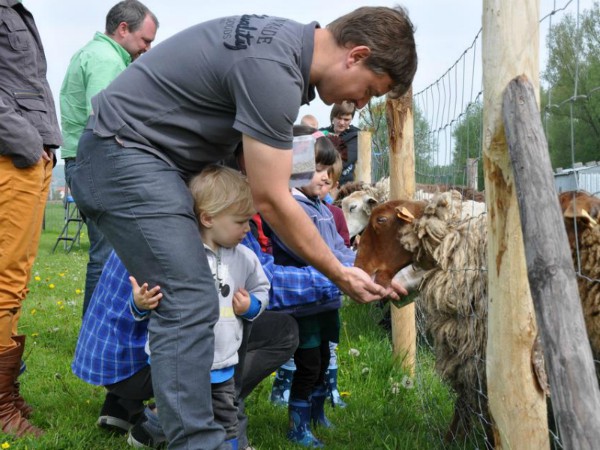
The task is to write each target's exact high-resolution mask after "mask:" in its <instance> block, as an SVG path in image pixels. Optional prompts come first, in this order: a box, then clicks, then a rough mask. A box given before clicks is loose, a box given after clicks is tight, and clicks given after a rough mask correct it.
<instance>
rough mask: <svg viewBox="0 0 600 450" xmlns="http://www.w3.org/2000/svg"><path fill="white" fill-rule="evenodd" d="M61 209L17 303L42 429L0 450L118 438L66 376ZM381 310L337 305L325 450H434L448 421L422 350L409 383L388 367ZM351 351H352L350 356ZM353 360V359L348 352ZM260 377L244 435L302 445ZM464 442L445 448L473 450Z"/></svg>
mask: <svg viewBox="0 0 600 450" xmlns="http://www.w3.org/2000/svg"><path fill="white" fill-rule="evenodd" d="M62 214H63V210H62V205H60V204H57V205H51V206H50V207H49V209H48V211H47V220H46V230H45V231H44V232H43V234H42V239H41V244H40V250H39V256H38V259H37V262H36V265H35V267H34V274H33V275H34V276H33V278H32V280H31V283H30V288H31V292H30V294H29V296H28V298H27V300H26V301H25V303H24V304H23V310H22V316H21V320H20V332H21V333H24V334H26V335H27V345H26V351H25V357H26V362H27V371H26V372H25V374H24V375H23V376H22V377H21V381H22V386H21V389H22V392H23V394H24V397H25V398H26V399H27V401H28V402H29V403H30V404H31V405H32V406H33V407H34V408H35V413H34V415H33V419H32V422H33V423H34V424H35V425H37V426H39V427H41V428H44V429H45V430H46V434H45V435H44V436H43V437H42V438H40V439H38V440H34V439H31V438H25V439H21V440H15V439H13V438H12V437H10V436H3V435H0V448H2V449H8V448H10V449H13V450H16V449H120V448H127V444H126V441H125V438H123V437H122V436H111V435H109V434H107V433H105V432H104V431H103V430H100V429H98V428H97V427H96V426H95V421H96V419H97V416H98V412H99V410H100V407H101V405H102V401H103V398H104V391H103V388H101V387H96V386H91V385H88V384H86V383H84V382H83V381H81V380H79V379H78V378H76V377H75V376H74V375H73V374H72V373H71V369H70V364H71V358H72V355H73V352H74V349H75V345H76V341H77V335H78V331H79V326H80V323H81V318H80V316H81V306H82V302H83V288H84V281H85V266H86V263H87V249H88V243H87V237H86V235H85V233H84V234H83V236H82V239H81V245H80V246H79V247H77V246H76V247H75V248H74V249H73V250H72V251H71V252H70V253H68V254H66V253H65V251H64V249H63V246H62V244H59V246H58V248H57V250H56V252H55V253H51V249H52V247H53V245H54V243H55V242H56V238H57V237H58V234H59V231H60V228H61V226H62ZM382 314H383V313H382V309H381V308H378V307H376V306H375V305H357V304H355V303H353V302H351V301H346V302H345V305H344V307H343V308H342V311H341V315H342V333H341V340H340V345H339V351H338V355H339V363H340V380H339V382H340V387H341V390H342V391H343V392H344V393H345V395H346V401H347V403H348V407H347V408H346V409H343V410H342V409H339V408H336V409H335V410H333V409H331V408H330V407H328V409H327V411H328V415H329V418H330V419H331V421H332V422H333V423H334V424H335V425H336V427H335V429H332V430H318V431H317V436H318V437H319V438H320V439H322V440H323V441H324V442H325V444H326V447H327V448H330V449H357V450H358V449H436V448H444V443H443V440H442V438H441V436H443V435H444V433H445V431H446V427H447V425H448V423H449V422H450V420H451V417H452V405H453V398H452V395H451V394H450V393H449V391H448V389H447V388H446V387H445V386H444V385H443V384H442V383H441V381H440V380H439V378H438V377H437V376H436V375H435V374H434V372H433V360H432V357H431V354H430V353H429V352H428V350H419V356H418V367H417V375H416V377H415V378H414V379H413V378H409V377H407V376H406V374H405V373H403V372H402V371H401V370H400V369H399V368H398V365H397V364H395V363H394V362H393V359H392V351H391V344H390V340H389V337H388V335H387V333H386V332H385V331H384V330H383V329H382V328H381V327H379V326H378V325H377V323H378V322H379V320H380V319H381V317H382ZM350 349H356V350H358V351H359V352H360V354H359V355H357V356H351V355H350V354H349V350H350ZM353 353H355V352H353ZM271 383H272V379H267V380H265V381H263V383H262V384H261V385H260V386H259V387H258V388H257V389H256V390H255V391H254V392H253V393H252V394H251V396H250V397H249V399H248V401H247V411H248V413H249V417H250V428H249V438H250V442H251V444H252V445H253V446H254V447H255V448H257V449H261V450H264V449H269V450H270V449H287V448H300V447H295V446H292V445H290V444H289V443H288V442H287V441H286V439H285V432H286V428H287V411H286V410H285V409H282V408H277V407H275V406H272V405H271V404H270V403H269V401H268V397H269V392H270V388H271ZM477 447H481V445H477V444H475V443H472V442H467V443H462V444H460V445H458V444H454V445H452V446H451V447H449V448H453V449H458V448H477Z"/></svg>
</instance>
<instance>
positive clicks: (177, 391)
mask: <svg viewBox="0 0 600 450" xmlns="http://www.w3.org/2000/svg"><path fill="white" fill-rule="evenodd" d="M416 64H417V59H416V51H415V43H414V36H413V27H412V24H411V22H410V20H409V19H408V17H407V15H406V13H405V11H404V10H402V9H400V8H396V9H392V8H360V9H358V10H356V11H354V12H352V13H350V14H347V15H345V16H343V17H341V18H339V19H337V20H336V21H334V22H333V23H331V24H330V25H328V27H327V28H324V29H322V28H320V27H319V26H318V24H317V23H311V24H309V25H301V24H299V23H296V22H294V21H291V20H287V19H282V18H276V17H269V16H258V15H243V16H236V17H226V18H222V19H217V20H213V21H210V22H206V23H202V24H199V25H196V26H193V27H191V28H188V29H187V30H184V31H182V32H180V33H178V34H176V35H174V36H173V37H171V38H170V39H167V40H166V41H164V42H163V43H161V44H159V45H157V46H156V47H155V49H154V50H153V51H152V52H150V53H148V54H146V55H144V57H143V58H140V59H139V60H138V61H137V62H136V64H133V65H131V66H129V67H128V68H127V69H126V70H125V71H124V72H122V73H121V74H120V75H119V76H118V77H117V78H116V79H115V80H114V81H113V83H112V84H111V85H110V86H109V87H108V88H107V89H105V90H104V91H102V92H100V93H99V94H98V95H97V96H96V97H95V98H94V99H93V101H92V106H93V111H94V112H93V114H94V115H93V116H92V119H91V120H90V123H89V124H88V129H87V130H86V131H85V132H84V134H83V136H82V138H81V140H80V143H79V149H78V156H77V166H76V168H75V172H74V174H73V195H74V196H75V199H76V201H77V204H78V205H79V207H80V208H81V209H82V211H83V212H84V213H85V214H86V216H88V217H89V218H91V219H92V220H94V221H95V222H96V223H97V224H98V226H99V227H100V229H101V230H102V232H103V233H104V234H105V235H106V236H107V237H108V239H109V240H110V241H111V243H112V244H113V246H114V248H115V250H116V251H117V253H118V254H119V256H120V258H121V259H122V260H123V262H124V263H125V265H126V267H127V269H128V270H129V272H131V274H132V275H134V276H135V277H136V278H138V279H143V280H148V281H149V283H150V284H151V285H152V284H160V286H161V290H162V293H163V295H164V297H163V299H162V302H161V305H160V306H159V308H157V309H156V311H155V312H153V314H152V317H151V319H150V325H149V331H150V347H151V351H152V358H153V360H152V363H153V364H152V370H153V380H154V387H155V390H154V391H155V395H156V401H157V404H158V409H159V411H160V414H159V415H160V421H161V424H162V425H163V427H164V429H165V432H166V434H167V437H168V440H169V442H170V448H194V449H213V448H218V447H221V448H224V447H223V444H222V442H223V436H224V433H223V430H222V428H220V427H219V426H218V425H216V424H215V423H214V421H213V418H212V408H211V399H210V376H209V375H210V366H211V363H212V354H213V333H212V327H213V325H214V323H215V322H216V320H217V317H218V309H217V301H216V292H215V287H214V281H213V279H212V276H211V273H210V269H209V267H208V264H207V261H206V256H205V254H204V250H203V246H202V243H201V242H200V239H199V235H198V226H197V223H196V220H195V217H194V212H193V202H192V199H191V197H190V194H189V193H188V191H187V187H186V184H185V183H186V180H187V178H188V177H189V175H191V174H192V173H194V172H198V171H199V170H201V169H202V168H203V167H204V166H205V165H206V164H208V163H211V162H216V161H220V160H223V159H225V158H227V157H228V156H230V155H231V154H233V151H234V150H235V147H236V146H237V145H238V143H239V142H240V141H242V142H243V145H244V155H245V162H246V171H247V173H248V180H249V182H250V186H251V189H252V192H253V195H254V199H255V204H256V207H257V209H258V210H259V211H260V212H261V213H262V215H263V217H264V218H265V219H266V220H267V221H268V222H269V224H270V225H271V227H272V229H273V230H274V231H275V232H276V233H277V234H278V235H279V236H280V237H281V239H282V240H283V241H284V242H285V243H286V244H287V245H288V246H289V247H290V248H291V249H292V250H293V251H294V252H295V253H296V254H298V255H299V256H301V257H303V258H304V259H305V260H306V261H307V262H308V263H309V264H310V265H312V266H314V267H315V268H317V269H318V270H320V271H321V272H322V273H323V274H325V275H326V276H327V277H329V278H330V279H331V280H332V281H333V282H335V283H336V284H337V285H338V286H339V287H340V289H342V290H343V291H344V292H345V293H346V294H348V295H349V296H350V297H352V298H353V299H355V300H356V301H358V302H361V303H364V302H370V301H374V300H378V299H381V298H383V297H385V296H391V297H393V298H396V297H397V296H398V293H405V291H404V289H403V287H402V286H399V285H395V286H392V287H387V288H384V287H382V286H378V285H376V284H375V283H373V281H371V279H370V278H369V277H368V276H367V274H366V273H365V272H363V271H362V270H360V269H358V268H354V267H344V266H342V265H341V264H340V263H339V261H338V260H337V259H336V258H335V257H334V256H333V254H332V253H331V251H330V250H329V249H328V247H327V246H326V245H325V243H324V242H323V241H322V239H321V238H320V236H319V234H318V232H317V230H316V229H315V227H314V226H313V225H312V223H311V222H310V220H309V219H308V217H307V216H306V214H304V212H303V210H302V209H301V208H300V206H299V205H298V204H297V202H296V201H295V200H294V199H293V197H292V196H291V195H290V193H289V190H288V181H289V178H290V172H291V167H292V152H291V151H290V149H291V147H292V125H293V123H294V121H295V120H296V117H297V114H298V109H299V107H300V105H301V104H304V103H308V102H309V101H310V100H312V99H313V98H314V96H315V90H316V91H317V93H318V94H319V96H320V97H321V99H322V100H323V101H324V102H325V103H327V104H332V103H340V102H342V101H344V100H348V101H351V102H354V103H355V104H356V105H357V107H359V108H361V107H363V106H364V105H365V104H366V103H367V102H368V101H369V99H370V98H371V97H372V96H380V95H383V94H386V93H388V92H389V91H393V92H394V94H396V95H401V94H402V93H404V92H405V91H406V90H407V89H408V87H409V86H410V84H411V82H412V79H413V76H414V73H415V70H416Z"/></svg>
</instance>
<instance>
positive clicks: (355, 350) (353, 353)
mask: <svg viewBox="0 0 600 450" xmlns="http://www.w3.org/2000/svg"><path fill="white" fill-rule="evenodd" d="M348 354H349V355H350V356H359V355H360V352H359V351H358V350H357V349H355V348H351V349H350V350H348Z"/></svg>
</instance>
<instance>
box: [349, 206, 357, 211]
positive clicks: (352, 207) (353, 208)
mask: <svg viewBox="0 0 600 450" xmlns="http://www.w3.org/2000/svg"><path fill="white" fill-rule="evenodd" d="M348 209H349V210H350V212H354V210H355V209H356V205H351V206H350V208H348Z"/></svg>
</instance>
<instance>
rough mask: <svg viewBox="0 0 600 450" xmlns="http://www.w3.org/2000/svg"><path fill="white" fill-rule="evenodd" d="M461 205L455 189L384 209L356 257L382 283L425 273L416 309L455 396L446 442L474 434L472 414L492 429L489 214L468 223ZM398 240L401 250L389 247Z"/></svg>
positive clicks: (366, 233)
mask: <svg viewBox="0 0 600 450" xmlns="http://www.w3.org/2000/svg"><path fill="white" fill-rule="evenodd" d="M462 205H463V201H462V196H461V194H460V193H459V192H457V191H449V192H444V193H441V194H436V195H435V196H434V197H433V199H432V200H431V201H429V202H428V203H426V202H422V201H402V200H400V201H395V202H388V203H386V204H383V205H380V206H378V207H376V208H375V209H374V210H373V212H372V214H371V218H370V221H369V226H368V227H367V228H366V229H365V231H364V233H363V234H362V237H361V242H360V246H359V249H358V254H357V258H356V265H357V266H358V267H361V268H363V269H364V270H365V271H366V272H367V273H369V274H371V275H374V277H375V281H377V282H379V283H381V284H383V285H388V284H389V281H390V279H391V277H393V275H394V274H395V273H396V272H397V271H398V270H400V269H401V268H402V267H405V266H406V265H408V264H411V263H412V264H414V265H415V266H417V267H420V268H424V269H428V270H427V272H426V273H425V275H424V277H423V281H422V282H421V287H420V296H419V300H417V307H418V308H419V309H420V310H421V312H422V313H423V315H424V317H425V324H426V325H425V328H426V332H427V333H428V334H429V335H431V336H432V338H433V351H434V353H435V357H436V362H435V368H436V371H437V372H438V374H439V375H440V376H441V377H442V379H444V380H445V381H446V382H448V384H449V385H450V386H451V387H452V389H453V390H454V391H455V392H456V394H457V399H456V403H455V408H454V418H453V421H452V424H451V425H450V427H449V430H448V433H447V439H449V440H450V439H453V438H455V437H457V436H459V435H462V434H468V433H469V432H470V430H471V427H472V423H471V421H472V417H473V414H476V415H479V416H480V417H483V419H484V420H483V422H484V423H489V421H488V420H487V417H488V408H487V398H486V375H485V350H486V339H487V311H488V307H487V305H488V304H487V272H486V269H485V268H486V264H487V262H486V252H487V224H486V216H485V214H480V215H477V216H474V217H473V216H469V217H466V218H463V213H462ZM394 241H396V242H398V243H399V244H400V246H398V245H390V242H394ZM486 432H489V430H486ZM490 439H491V436H490Z"/></svg>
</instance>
